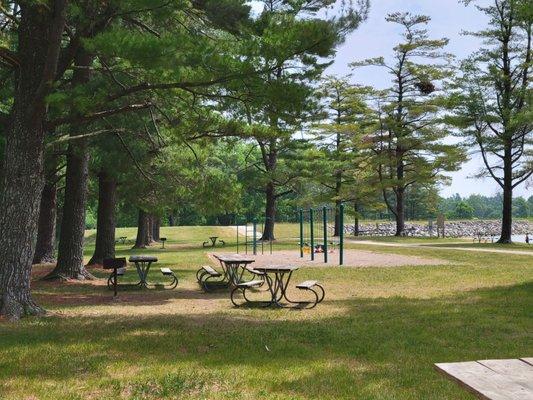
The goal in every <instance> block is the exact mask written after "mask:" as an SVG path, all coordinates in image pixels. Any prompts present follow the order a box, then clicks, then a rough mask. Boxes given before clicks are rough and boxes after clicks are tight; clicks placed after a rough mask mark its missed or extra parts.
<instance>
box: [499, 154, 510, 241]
mask: <svg viewBox="0 0 533 400" xmlns="http://www.w3.org/2000/svg"><path fill="white" fill-rule="evenodd" d="M511 158H512V149H511V146H510V144H509V145H507V146H506V149H505V153H504V160H503V162H504V165H503V207H502V229H501V235H500V239H499V240H498V243H511V235H512V230H513V229H512V228H513V165H512V161H511Z"/></svg>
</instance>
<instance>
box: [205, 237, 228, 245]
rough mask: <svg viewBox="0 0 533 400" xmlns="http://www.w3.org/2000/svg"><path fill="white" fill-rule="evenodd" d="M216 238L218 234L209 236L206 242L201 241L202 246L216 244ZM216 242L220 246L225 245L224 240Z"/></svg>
mask: <svg viewBox="0 0 533 400" xmlns="http://www.w3.org/2000/svg"><path fill="white" fill-rule="evenodd" d="M217 239H218V236H209V240H208V241H207V242H203V243H202V246H203V247H215V245H216V244H217ZM209 242H211V243H209ZM218 242H219V243H220V244H221V245H222V246H225V245H226V242H224V241H223V240H218Z"/></svg>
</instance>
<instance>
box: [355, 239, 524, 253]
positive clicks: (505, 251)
mask: <svg viewBox="0 0 533 400" xmlns="http://www.w3.org/2000/svg"><path fill="white" fill-rule="evenodd" d="M346 242H347V243H355V244H368V245H372V246H388V247H411V248H419V249H420V248H422V249H437V250H462V251H474V252H475V251H481V252H486V253H504V254H505V253H507V254H519V255H527V256H533V251H528V250H501V249H486V248H479V249H476V248H473V247H454V246H453V244H460V243H459V242H457V243H446V246H431V245H428V244H424V243H385V242H376V241H373V240H350V239H348V240H346ZM463 243H464V242H463ZM448 244H451V245H452V246H447V245H448Z"/></svg>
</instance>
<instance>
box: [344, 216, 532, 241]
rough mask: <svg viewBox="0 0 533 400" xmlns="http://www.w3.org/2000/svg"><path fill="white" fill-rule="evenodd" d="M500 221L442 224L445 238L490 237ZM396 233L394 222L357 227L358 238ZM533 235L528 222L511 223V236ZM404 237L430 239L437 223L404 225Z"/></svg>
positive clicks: (349, 228) (349, 229)
mask: <svg viewBox="0 0 533 400" xmlns="http://www.w3.org/2000/svg"><path fill="white" fill-rule="evenodd" d="M500 229H501V221H497V220H493V221H479V220H476V221H446V222H445V223H444V236H445V237H452V238H454V237H456V238H460V237H471V238H474V237H479V236H483V237H491V236H498V235H499V234H500ZM345 232H346V233H348V234H353V233H354V227H353V225H346V226H345ZM395 232H396V224H395V223H394V222H377V223H374V224H369V223H362V224H360V225H359V235H360V236H392V235H394V233H395ZM526 233H529V234H533V223H532V222H529V221H515V222H513V235H525V234H526ZM405 234H406V236H416V237H431V236H437V223H436V222H433V226H432V227H431V226H430V225H429V224H428V223H426V224H420V223H410V222H406V223H405Z"/></svg>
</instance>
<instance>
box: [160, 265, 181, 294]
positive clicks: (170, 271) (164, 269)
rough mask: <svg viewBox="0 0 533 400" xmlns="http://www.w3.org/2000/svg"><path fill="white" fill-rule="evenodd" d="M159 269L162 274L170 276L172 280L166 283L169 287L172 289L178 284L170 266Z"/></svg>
mask: <svg viewBox="0 0 533 400" xmlns="http://www.w3.org/2000/svg"><path fill="white" fill-rule="evenodd" d="M160 270H161V273H162V274H163V275H164V276H170V277H172V282H170V284H169V285H168V288H169V289H174V288H175V287H176V286H178V277H177V276H176V274H174V271H172V270H171V269H170V268H160Z"/></svg>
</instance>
